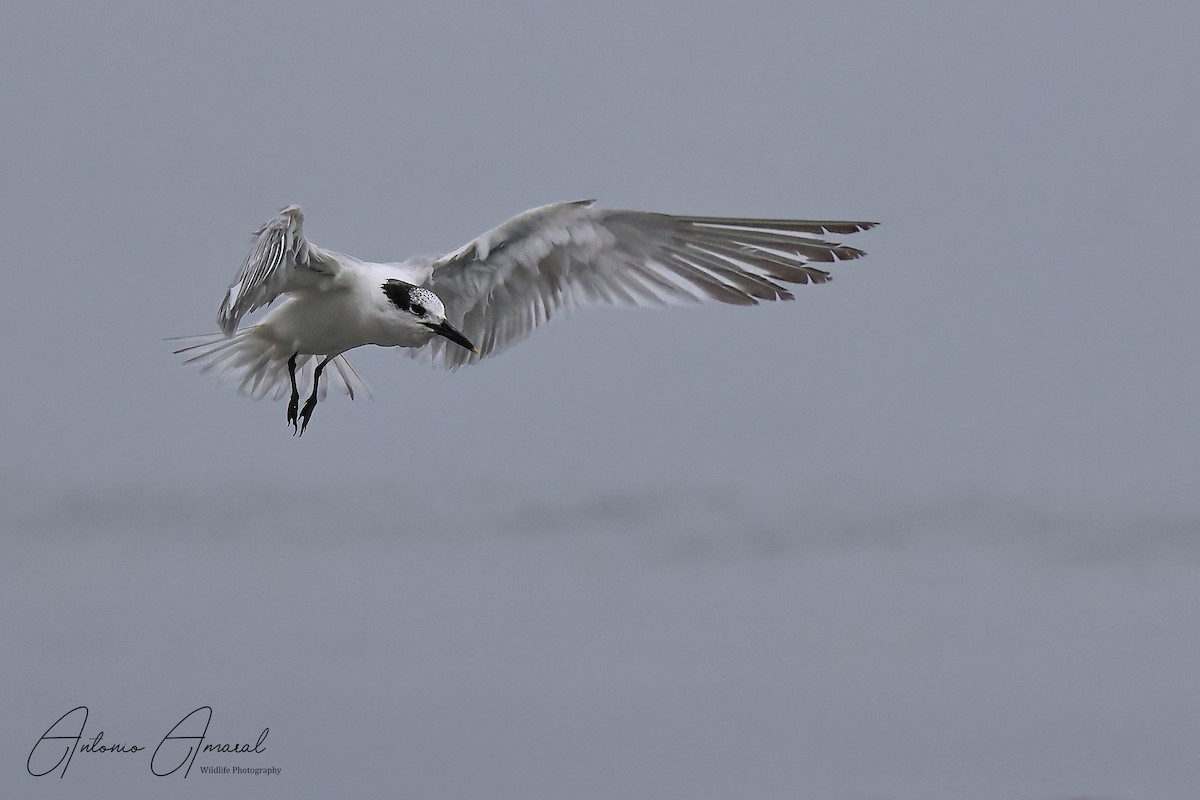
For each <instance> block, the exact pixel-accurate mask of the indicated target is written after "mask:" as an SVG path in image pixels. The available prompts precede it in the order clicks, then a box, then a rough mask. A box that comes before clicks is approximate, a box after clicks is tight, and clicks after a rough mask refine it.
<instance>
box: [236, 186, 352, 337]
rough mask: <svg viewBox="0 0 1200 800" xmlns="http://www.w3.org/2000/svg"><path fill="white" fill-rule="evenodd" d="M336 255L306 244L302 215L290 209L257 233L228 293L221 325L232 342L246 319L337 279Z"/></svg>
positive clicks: (309, 243) (291, 207)
mask: <svg viewBox="0 0 1200 800" xmlns="http://www.w3.org/2000/svg"><path fill="white" fill-rule="evenodd" d="M338 269H339V262H338V259H337V257H336V254H335V253H333V252H331V251H328V250H322V249H321V248H319V247H317V246H316V245H314V244H313V243H312V242H310V241H308V240H307V239H305V238H304V212H303V211H301V210H300V206H288V207H287V208H285V209H283V210H282V211H280V212H279V213H278V214H276V215H275V218H274V219H272V220H271V221H270V222H267V223H265V224H264V225H263V226H262V227H261V228H259V229H258V230H257V231H255V232H254V243H253V244H252V245H251V246H250V252H249V253H247V254H246V260H245V261H244V262H243V263H242V268H241V270H239V271H238V274H237V277H236V278H234V279H233V283H231V284H230V285H229V289H227V290H226V292H225V299H224V300H222V301H221V308H220V309H219V310H218V311H217V324H218V325H220V326H221V331H222V332H223V333H224V334H225V335H226V336H232V335H233V332H234V331H236V330H237V326H238V322H240V321H241V319H242V317H244V316H245V315H246V314H249V313H250V312H251V311H254V310H255V309H257V308H260V307H261V306H265V305H270V304H271V303H272V302H274V300H275V298H276V297H278V296H279V295H281V294H285V293H286V292H294V291H296V290H297V289H303V288H308V287H312V286H316V285H317V284H318V282H319V280H320V279H321V278H322V277H330V276H333V275H335V274H337V271H338Z"/></svg>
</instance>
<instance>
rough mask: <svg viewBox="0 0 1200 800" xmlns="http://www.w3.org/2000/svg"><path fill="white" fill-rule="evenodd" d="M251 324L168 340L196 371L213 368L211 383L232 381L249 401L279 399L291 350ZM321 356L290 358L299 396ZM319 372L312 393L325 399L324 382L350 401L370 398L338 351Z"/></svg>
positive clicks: (287, 390)
mask: <svg viewBox="0 0 1200 800" xmlns="http://www.w3.org/2000/svg"><path fill="white" fill-rule="evenodd" d="M257 327H258V326H253V327H250V328H245V329H243V330H240V331H238V332H237V333H235V334H234V335H233V336H229V337H226V336H225V334H223V333H203V334H200V335H198V336H174V337H172V338H171V339H169V340H168V341H175V342H181V343H183V344H184V346H183V347H180V348H179V349H178V350H176V351H175V354H176V355H182V356H184V357H185V359H184V362H183V363H185V364H196V365H197V366H199V367H200V372H202V373H209V372H215V373H216V375H217V383H233V382H235V381H236V382H237V390H238V394H241V395H246V396H248V397H252V398H253V399H255V400H261V399H262V398H264V397H266V396H267V395H270V396H271V399H273V400H282V399H283V398H285V397H288V396H290V395H291V391H292V384H291V379H290V378H289V377H288V368H287V362H288V359H289V358H291V356H292V354H291V353H288V352H285V351H284V349H283V348H280V347H279V345H277V344H275V343H274V342H272V341H270V340H268V339H267V338H265V337H263V336H259V335H258V332H257V330H256V329H257ZM321 358H323V356H320V355H312V354H303V353H302V354H301V355H300V356H298V357H297V358H296V385H297V388H298V389H299V392H300V394H301V396H304V395H307V394H308V393H309V392H310V391H311V390H312V376H313V370H314V368H315V367H316V365H317V364H318V363H319V362H320V360H321ZM329 367H333V368H334V369H332V370H331V369H329ZM321 376H322V378H323V379H324V380H322V381H321V384H320V386H319V387H318V392H317V396H318V398H319V399H321V400H324V399H325V393H326V391H327V390H328V389H329V384H330V383H333V384H334V385H335V386H337V387H338V389H339V390H340V391H342V392H344V393H345V394H346V395H347V396H349V397H350V399H351V400H353V399H354V398H355V397H356V396H357V395H359V394H362V395H365V396H366V397H371V390H370V389H368V388H367V385H366V384H365V383H363V380H362V378H360V377H358V373H357V372H355V371H354V367H352V366H350V362H349V361H348V360H347V359H346V357H345V356H344V355H340V356H337V357H336V358H334V359H332V360H331V361H330V362H329V364H327V365H326V368H325V370H324V371H323V372H322V373H321Z"/></svg>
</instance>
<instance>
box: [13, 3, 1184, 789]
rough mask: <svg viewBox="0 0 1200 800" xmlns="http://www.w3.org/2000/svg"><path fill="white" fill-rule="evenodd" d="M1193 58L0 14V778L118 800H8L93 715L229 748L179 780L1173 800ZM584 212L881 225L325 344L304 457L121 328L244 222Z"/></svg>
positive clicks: (702, 27)
mask: <svg viewBox="0 0 1200 800" xmlns="http://www.w3.org/2000/svg"><path fill="white" fill-rule="evenodd" d="M1198 23H1200V11H1198V10H1197V9H1196V8H1195V7H1194V6H1193V5H1191V4H1176V5H1174V6H1168V5H1158V6H1153V7H1151V6H1146V5H1145V4H1137V5H1134V4H1128V5H1121V4H1098V3H1094V4H1070V3H1062V4H1043V3H1036V4H1016V5H1013V4H1006V5H1004V6H1002V7H999V6H998V7H996V8H992V9H981V8H979V7H976V6H970V7H967V6H963V5H961V4H942V5H934V4H923V5H920V6H913V5H904V6H900V5H896V4H889V5H885V4H871V5H846V4H842V5H838V6H835V7H801V6H799V5H797V4H782V3H781V4H770V3H758V4H756V3H741V4H727V3H712V4H674V3H661V4H654V5H653V6H652V7H644V6H643V5H641V4H633V3H629V4H624V3H603V4H589V5H587V6H583V5H576V4H547V5H545V6H538V5H534V4H520V5H511V4H467V5H458V6H453V7H451V6H449V5H445V6H433V5H430V6H428V7H426V8H410V7H407V6H406V5H396V6H395V7H393V4H382V3H381V4H372V3H361V4H354V3H343V4H338V5H337V6H336V8H334V7H333V6H330V7H328V8H326V7H325V4H309V3H289V4H278V5H260V6H255V7H246V6H245V5H244V4H241V3H226V4H219V3H206V4H202V5H198V6H196V7H194V8H190V9H182V8H175V9H171V10H164V7H163V6H162V4H157V3H127V2H113V3H106V4H99V5H95V4H58V3H49V2H47V3H8V4H6V5H5V6H4V8H3V9H2V10H0V69H2V70H3V74H4V75H5V76H6V78H5V80H4V81H3V82H0V110H2V113H0V141H2V142H3V147H2V148H0V187H2V188H0V239H2V241H3V244H4V252H5V255H6V259H7V262H8V268H7V271H6V276H7V279H8V284H7V286H6V289H7V291H5V292H3V293H2V295H0V332H2V333H3V335H4V338H5V340H6V341H8V342H10V343H12V345H13V346H12V347H11V348H10V351H9V354H8V358H7V367H8V370H7V371H8V376H9V377H8V379H7V380H5V381H4V382H3V383H0V397H2V398H3V411H4V413H3V414H2V415H0V434H2V441H3V444H4V447H3V448H2V450H0V476H2V477H3V478H4V484H3V485H4V487H5V488H4V504H3V505H4V510H3V511H0V515H3V516H2V517H0V519H4V520H5V523H4V524H5V528H6V530H8V531H10V532H9V533H7V534H6V535H5V537H6V538H5V548H6V549H11V554H10V557H7V558H4V559H2V561H3V562H4V566H2V567H0V585H2V587H3V588H0V604H2V605H3V607H4V608H5V615H4V618H3V621H2V622H0V635H2V636H3V639H4V640H5V641H6V642H9V643H12V644H8V645H6V646H5V647H4V648H3V649H4V650H5V652H6V656H5V659H6V660H9V661H10V667H8V668H5V669H4V670H3V671H2V674H3V675H4V677H3V678H2V679H0V680H3V682H4V683H3V685H2V687H0V688H2V689H3V694H4V698H5V699H4V702H5V706H6V707H10V706H11V707H14V708H16V713H15V714H6V718H8V719H9V720H10V721H11V722H12V724H11V725H10V724H8V723H7V722H6V725H5V728H6V730H4V732H3V733H2V734H0V751H2V753H0V755H2V757H0V786H4V787H10V786H11V787H12V788H13V791H16V792H19V793H20V794H21V795H23V796H43V795H40V794H39V793H45V794H44V796H53V793H54V792H55V791H63V792H71V793H72V794H76V795H77V794H78V792H79V791H82V790H89V791H93V792H98V793H100V794H104V793H105V792H106V791H108V790H109V789H114V790H119V791H121V792H123V793H125V794H126V795H127V796H142V795H143V794H144V795H146V796H158V795H160V794H161V791H162V784H161V783H155V782H154V781H152V780H151V779H150V778H149V777H148V776H146V775H144V774H143V772H146V770H142V769H141V767H142V765H141V764H138V765H137V768H136V769H135V768H125V767H124V766H122V765H117V766H112V765H106V764H97V763H94V762H77V763H76V764H75V765H74V766H73V767H72V772H71V774H69V775H68V776H67V778H65V779H64V780H63V781H57V782H51V781H50V780H49V779H41V780H34V779H32V778H30V777H29V776H28V775H26V774H25V771H24V768H23V761H24V759H25V756H26V755H27V754H28V744H27V743H26V740H29V739H31V738H34V737H36V735H37V734H38V733H39V732H40V731H41V730H43V729H44V728H45V726H46V725H48V724H49V723H50V722H51V721H53V719H54V718H55V717H57V716H58V715H59V714H61V713H62V712H64V711H66V710H67V709H68V708H70V707H71V706H72V705H75V704H78V703H80V702H85V703H89V704H90V705H91V707H92V708H93V713H94V714H97V715H98V716H102V717H103V718H105V719H107V720H110V721H111V722H108V723H105V722H100V721H98V723H97V724H99V725H101V726H103V727H106V728H111V729H112V730H113V731H116V730H118V729H121V728H124V729H125V730H126V731H129V732H130V733H129V734H128V735H129V736H130V738H137V737H138V736H140V735H141V733H140V732H141V731H148V733H146V734H145V736H143V737H142V738H145V739H152V738H155V737H154V733H153V732H155V731H157V729H158V728H159V727H161V725H160V722H161V718H163V717H170V716H171V715H173V714H174V713H175V710H176V709H180V713H181V714H182V712H184V711H186V710H190V707H195V706H197V705H201V704H204V703H208V704H211V705H213V706H214V707H215V709H216V714H217V717H216V721H215V722H214V726H216V725H217V724H218V723H220V724H222V725H228V726H229V727H237V726H239V725H241V726H242V728H245V729H250V728H254V729H255V732H256V731H257V729H258V728H261V727H262V726H263V725H267V724H269V725H271V726H272V736H273V737H277V738H275V739H273V742H278V744H273V747H274V749H273V750H272V754H271V757H270V759H268V760H271V763H276V762H277V763H278V764H279V765H281V766H283V767H284V768H285V769H284V773H283V774H282V775H281V776H280V777H278V778H274V779H267V778H257V779H254V780H255V781H258V783H256V784H253V785H251V784H248V783H235V782H233V779H227V780H222V779H217V778H210V779H208V782H207V783H204V782H201V781H200V780H199V779H196V778H189V782H188V784H187V786H188V789H189V790H190V791H193V792H199V793H200V794H198V795H197V796H201V795H204V796H210V795H211V793H212V792H213V791H218V790H219V791H220V792H222V793H225V794H230V795H231V796H236V795H237V792H240V791H252V790H253V791H257V792H260V793H261V792H266V793H270V792H273V793H275V794H273V795H270V796H308V795H306V793H307V792H310V791H311V792H317V793H322V792H323V793H326V794H327V793H330V792H335V791H336V790H337V789H338V787H345V786H350V787H351V788H353V789H356V790H361V791H374V792H378V791H380V789H381V788H382V787H389V786H397V785H398V786H402V787H405V786H406V787H410V788H411V789H412V792H411V793H412V794H413V795H414V796H427V797H431V796H446V797H453V796H461V795H463V794H479V793H482V792H487V793H488V794H498V795H501V796H514V797H516V796H520V797H540V796H544V797H561V796H580V795H585V796H587V795H588V793H589V792H592V793H594V796H597V797H601V796H614V795H616V796H624V795H629V794H633V795H636V796H651V795H653V796H680V797H684V796H686V797H699V796H714V797H718V796H733V795H736V794H745V795H747V796H763V797H775V796H778V797H793V796H797V794H803V790H805V789H807V790H810V791H821V792H824V793H826V795H827V796H829V795H830V793H836V794H837V795H838V796H842V797H853V798H859V797H864V798H865V797H887V798H891V797H898V798H903V797H929V796H938V797H941V796H946V797H949V796H955V795H956V793H962V792H966V793H968V794H970V795H971V796H977V797H993V796H994V797H1017V796H1020V797H1061V796H1068V795H1070V796H1081V795H1082V796H1105V797H1126V796H1128V797H1176V796H1184V795H1189V794H1191V793H1192V791H1193V790H1194V787H1195V786H1196V785H1198V783H1200V772H1198V771H1197V768H1196V766H1195V765H1196V764H1198V763H1200V758H1197V757H1196V755H1197V748H1198V747H1200V723H1197V722H1196V720H1197V719H1200V713H1198V712H1200V695H1198V693H1197V692H1196V689H1195V681H1194V676H1195V675H1196V674H1200V673H1198V672H1197V668H1200V642H1197V639H1196V631H1195V625H1194V620H1193V616H1194V615H1193V614H1192V613H1191V610H1192V609H1194V608H1195V607H1196V606H1195V602H1196V600H1197V599H1198V598H1197V597H1196V586H1197V582H1196V578H1197V572H1198V571H1200V560H1198V558H1197V557H1198V555H1200V551H1198V549H1197V543H1196V539H1195V537H1196V532H1197V531H1200V500H1198V499H1197V496H1196V491H1195V488H1196V485H1197V478H1198V476H1200V423H1198V422H1197V417H1196V413H1195V404H1196V403H1195V396H1196V394H1197V389H1198V386H1200V384H1198V381H1197V377H1196V369H1195V363H1196V354H1195V353H1196V350H1195V343H1196V342H1197V339H1198V335H1200V322H1198V321H1197V315H1196V313H1195V306H1196V300H1195V298H1196V297H1197V295H1198V293H1200V270H1197V269H1196V268H1195V255H1194V249H1193V247H1192V246H1191V245H1192V242H1191V241H1190V238H1191V235H1192V234H1193V232H1194V230H1195V227H1196V222H1195V220H1196V218H1197V212H1198V211H1200V190H1198V189H1197V187H1198V186H1200V156H1198V155H1197V150H1196V146H1195V143H1196V142H1197V141H1198V140H1200V114H1198V112H1197V108H1196V103H1195V101H1194V96H1195V78H1196V75H1198V74H1200V54H1198V53H1197V50H1196V47H1195V41H1196V40H1197V36H1198V34H1200V24H1198ZM582 197H596V198H599V200H600V202H601V204H604V205H613V206H622V207H630V208H638V209H645V210H656V211H668V212H686V213H698V214H732V215H762V216H788V215H795V216H807V217H826V218H849V219H875V220H879V221H880V222H881V223H882V225H881V227H880V228H878V229H877V230H875V231H872V232H869V233H866V234H859V235H857V236H855V237H853V240H852V243H853V244H855V245H857V246H861V247H863V248H865V249H866V250H867V251H868V257H867V258H866V259H863V260H861V261H858V262H854V263H851V264H845V265H841V266H839V267H838V268H837V271H836V273H835V275H836V279H835V281H834V282H833V283H832V284H830V285H827V286H821V287H804V288H802V289H801V290H799V291H798V292H797V299H796V301H795V302H793V303H786V304H776V305H769V306H763V307H758V308H753V309H741V308H717V307H704V308H683V309H670V310H665V311H656V312H634V311H623V310H608V309H602V310H593V311H588V312H584V313H581V314H579V315H577V316H576V317H574V318H572V319H571V320H569V321H567V322H565V323H564V322H557V323H554V324H553V325H551V327H550V328H549V329H548V330H546V331H543V332H541V333H539V334H537V335H535V336H534V337H533V338H532V339H530V340H529V341H528V342H526V343H525V344H523V345H520V346H519V347H517V348H516V349H514V350H512V351H510V352H507V353H505V354H504V355H502V356H500V357H499V358H496V359H492V360H489V361H487V362H485V363H484V364H482V365H480V366H478V367H475V368H472V369H469V370H464V371H462V372H459V373H456V374H444V373H440V372H432V371H430V370H429V369H428V368H426V367H423V366H420V365H417V364H414V363H411V362H410V361H409V360H408V359H406V358H403V357H401V356H399V355H398V354H396V353H392V352H386V351H382V350H374V351H363V352H359V353H356V354H353V355H354V358H353V360H354V363H355V365H356V366H357V368H358V370H359V372H360V374H361V375H362V376H363V377H364V379H365V380H366V381H367V383H368V384H369V385H370V386H371V388H372V390H373V391H374V393H375V396H376V400H375V401H374V402H371V401H367V402H358V401H356V402H354V403H349V402H346V401H345V400H342V399H340V398H334V399H331V400H330V401H329V402H328V403H326V404H324V405H323V406H322V407H321V410H320V412H319V413H318V414H317V415H316V417H315V419H314V424H313V427H312V428H311V429H310V430H309V432H308V433H307V434H306V435H305V437H304V438H303V440H295V439H293V438H292V437H290V435H289V432H288V430H287V428H286V426H285V424H284V419H283V417H284V409H283V406H282V405H281V404H276V403H270V402H263V403H257V404H256V403H252V402H250V401H248V400H245V399H243V398H240V397H237V396H236V395H235V393H234V392H233V391H232V390H231V389H229V388H228V387H216V386H214V385H213V384H212V382H211V381H210V380H209V379H208V378H207V377H206V376H199V375H197V374H196V373H195V371H194V370H190V369H186V368H183V367H181V366H179V365H178V363H176V360H175V359H173V358H172V357H171V356H170V354H169V350H170V348H169V346H168V345H167V344H166V343H164V342H162V341H161V339H162V337H165V336H170V335H174V334H186V333H198V332H205V331H208V330H212V329H213V328H214V321H213V316H214V314H215V310H216V306H217V303H218V301H219V299H220V296H221V292H222V290H223V288H224V287H225V285H226V284H227V283H228V281H229V279H230V278H231V277H232V276H233V274H234V272H235V271H236V268H237V266H238V264H239V263H240V260H241V258H242V257H243V255H244V252H245V249H246V246H247V244H248V234H249V232H250V231H251V230H252V229H253V228H254V227H256V226H257V225H258V224H259V223H261V222H262V221H264V220H265V219H267V218H269V217H270V216H271V215H272V214H273V213H274V212H275V211H276V210H277V209H278V208H279V207H281V206H283V205H286V204H288V203H293V202H295V203H300V204H302V205H303V206H304V208H305V211H306V215H307V222H306V230H307V233H308V235H309V236H310V238H311V239H312V240H313V241H315V242H317V243H318V244H320V245H322V246H325V247H329V248H333V249H337V250H343V251H347V252H350V253H353V254H355V255H357V256H360V257H363V258H369V259H372V258H373V259H378V260H390V259H399V258H402V257H404V256H406V255H408V254H410V253H413V252H431V251H445V250H449V249H451V248H454V247H457V246H458V245H460V244H462V243H463V242H465V241H466V240H467V239H469V238H470V237H472V236H474V235H476V234H478V233H480V232H482V231H483V230H485V229H487V228H489V227H491V226H493V225H495V224H497V223H499V222H500V221H502V220H503V219H505V218H507V217H508V216H510V215H512V214H514V213H517V212H519V211H521V210H524V209H526V208H528V207H530V206H534V205H539V204H542V203H547V202H552V201H556V200H566V199H576V198H582ZM47 592H49V596H47V594H46V593H47ZM189 704H190V706H189ZM14 720H15V721H14ZM255 726H257V728H256V727H255ZM349 731H355V732H357V733H355V734H354V735H353V736H352V735H351V734H350V733H348V732H349ZM159 735H161V734H159ZM354 736H361V737H362V740H358V741H351V739H352V738H354ZM315 741H316V742H317V743H314V742H315ZM318 744H319V746H318ZM322 747H327V748H328V749H321V748H322ZM272 759H273V760H272ZM388 759H397V761H396V762H395V763H396V764H398V766H396V767H395V768H391V769H389V770H385V771H379V764H380V763H381V762H382V761H387V760H388ZM609 767H611V770H610V769H609ZM267 781H274V782H273V783H265V782H267ZM581 787H583V788H582V789H581ZM9 793H10V792H7V791H6V792H5V794H9ZM264 796H267V795H264ZM312 796H317V795H316V794H314V795H312Z"/></svg>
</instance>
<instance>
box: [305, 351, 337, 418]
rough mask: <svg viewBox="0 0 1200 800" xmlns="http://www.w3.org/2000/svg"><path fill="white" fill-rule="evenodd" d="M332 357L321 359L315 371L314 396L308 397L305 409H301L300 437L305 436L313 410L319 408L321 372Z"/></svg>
mask: <svg viewBox="0 0 1200 800" xmlns="http://www.w3.org/2000/svg"><path fill="white" fill-rule="evenodd" d="M331 358H332V356H330V357H327V358H323V359H321V363H319V364H317V368H316V369H315V370H313V388H312V394H310V395H309V396H308V400H306V401H304V408H302V409H300V435H301V436H303V435H304V429H305V428H307V427H308V420H309V419H310V418H311V417H312V414H313V410H314V409H316V407H317V390H318V389H319V388H321V370H323V369H325V365H326V364H328V363H329V361H330V359H331Z"/></svg>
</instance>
